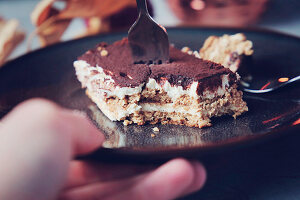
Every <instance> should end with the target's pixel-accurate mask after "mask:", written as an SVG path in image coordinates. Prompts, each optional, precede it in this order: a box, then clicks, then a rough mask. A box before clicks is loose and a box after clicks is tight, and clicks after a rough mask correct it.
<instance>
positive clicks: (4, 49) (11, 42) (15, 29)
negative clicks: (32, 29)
mask: <svg viewBox="0 0 300 200" xmlns="http://www.w3.org/2000/svg"><path fill="white" fill-rule="evenodd" d="M24 36H25V35H24V33H23V32H22V31H21V30H20V29H19V22H18V21H17V20H15V19H11V20H4V19H2V18H0V67H1V65H3V64H4V62H5V61H6V60H7V58H8V56H9V55H10V54H11V53H12V51H13V50H14V49H15V48H16V47H17V46H18V44H20V43H21V42H22V41H23V39H24Z"/></svg>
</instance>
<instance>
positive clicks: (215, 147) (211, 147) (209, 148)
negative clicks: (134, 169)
mask: <svg viewBox="0 0 300 200" xmlns="http://www.w3.org/2000/svg"><path fill="white" fill-rule="evenodd" d="M167 30H174V31H176V30H177V31H180V30H183V31H185V30H194V31H201V30H211V31H217V32H218V31H220V32H226V31H231V32H243V33H246V34H247V32H248V33H249V32H254V33H259V34H272V35H277V36H282V37H288V38H293V39H296V40H298V41H299V42H300V36H295V35H292V34H288V33H282V32H280V31H275V30H270V29H266V28H257V27H246V28H237V27H194V26H178V27H167ZM120 34H126V32H125V31H115V32H110V33H101V34H96V35H91V36H88V37H83V38H77V39H72V40H68V41H64V42H60V43H56V44H52V45H49V46H47V47H43V48H38V49H35V50H33V51H31V52H29V53H26V54H24V55H21V56H18V57H16V58H14V59H12V60H9V61H8V62H6V63H5V64H4V65H3V66H2V67H1V68H0V73H1V72H2V70H3V69H6V68H7V66H8V65H11V64H13V63H14V62H18V61H19V60H22V59H26V58H27V57H28V56H32V55H34V54H36V53H43V51H47V50H48V49H51V48H60V47H61V46H64V45H69V44H71V43H74V42H84V41H85V40H91V39H93V38H99V37H105V36H111V35H120ZM298 117H299V115H297V118H298ZM299 128H300V124H297V125H295V126H288V127H287V126H286V124H285V125H284V126H283V127H280V128H278V129H275V130H272V131H268V132H265V133H262V134H257V135H250V136H249V135H248V136H240V137H237V138H232V139H231V140H230V141H222V142H219V143H214V144H207V145H205V146H191V147H189V148H182V149H178V148H177V149H175V148H172V147H168V148H164V147H155V148H153V147H151V148H150V147H145V148H128V147H127V148H115V149H111V148H100V149H98V150H97V151H96V152H95V153H97V152H98V151H103V150H104V151H109V152H110V153H112V154H118V155H123V156H125V155H129V156H146V155H150V156H167V155H170V154H171V155H172V154H191V153H192V152H197V153H200V154H202V153H204V154H207V153H212V152H216V151H220V150H224V149H232V148H242V147H246V146H249V145H251V146H252V145H253V144H255V143H262V142H265V141H269V140H271V139H275V138H277V137H280V136H281V135H283V134H285V135H290V134H291V133H294V132H297V130H298V131H299ZM270 133H271V134H270ZM90 156H91V155H90Z"/></svg>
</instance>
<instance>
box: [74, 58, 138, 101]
mask: <svg viewBox="0 0 300 200" xmlns="http://www.w3.org/2000/svg"><path fill="white" fill-rule="evenodd" d="M74 67H75V68H76V75H77V77H78V79H79V81H80V82H81V83H82V87H87V89H89V90H90V91H95V92H99V91H100V92H102V93H104V94H105V96H106V97H110V96H116V97H118V98H120V99H123V98H124V97H125V95H134V94H139V93H141V92H142V88H143V86H144V83H142V84H140V85H139V86H138V87H134V88H131V87H119V86H115V81H114V80H113V79H112V77H111V76H110V75H109V74H105V72H104V71H103V68H102V67H100V66H98V65H97V66H96V67H94V66H91V65H90V64H88V63H87V62H86V61H84V60H78V61H75V62H74ZM93 71H97V72H98V73H97V74H95V75H92V74H93ZM94 81H98V82H99V84H93V83H94ZM103 84H105V85H103Z"/></svg>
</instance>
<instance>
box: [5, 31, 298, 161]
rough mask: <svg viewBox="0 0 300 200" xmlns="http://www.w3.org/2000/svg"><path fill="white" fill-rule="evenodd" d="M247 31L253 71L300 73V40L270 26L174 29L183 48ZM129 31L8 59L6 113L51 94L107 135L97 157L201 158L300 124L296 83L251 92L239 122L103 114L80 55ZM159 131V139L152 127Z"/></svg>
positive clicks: (270, 74) (274, 74)
mask: <svg viewBox="0 0 300 200" xmlns="http://www.w3.org/2000/svg"><path fill="white" fill-rule="evenodd" d="M236 32H243V33H245V34H246V36H247V38H249V39H250V40H252V41H253V43H254V51H255V53H254V56H253V59H254V63H253V66H252V69H251V71H252V73H254V74H255V76H256V78H257V77H258V78H261V79H268V78H270V77H280V76H281V77H284V76H289V75H292V74H300V56H299V55H300V39H299V38H296V37H291V36H288V35H283V34H279V33H275V32H270V31H261V30H249V29H214V28H202V29H201V28H171V29H168V33H169V36H170V41H171V42H172V43H174V44H175V46H176V47H178V48H181V47H183V46H189V47H191V48H192V49H194V50H198V49H199V47H201V46H202V44H203V42H204V40H205V39H206V38H207V37H208V36H210V35H222V34H224V33H227V34H233V33H236ZM124 36H126V33H114V34H108V35H98V36H93V37H88V38H83V39H79V40H74V41H70V42H65V43H61V44H58V45H54V46H50V47H47V48H44V49H41V50H38V51H35V52H32V53H30V54H27V55H25V56H22V57H20V58H18V59H16V60H14V61H11V62H9V63H7V64H6V65H5V66H4V67H3V68H2V69H1V70H0V117H2V116H4V115H5V114H6V113H7V112H9V110H11V109H12V108H13V107H14V106H15V105H16V104H18V103H19V102H21V101H24V100H25V99H28V98H32V97H45V98H48V99H51V100H53V101H55V102H57V103H58V104H60V105H62V106H64V107H67V108H72V109H79V110H83V111H85V112H87V113H88V114H89V116H90V117H91V118H92V119H93V121H94V122H95V123H96V124H97V125H98V127H99V129H100V130H101V131H103V132H104V133H105V135H106V138H107V141H106V142H105V144H104V146H105V147H106V148H105V149H100V150H99V151H97V152H96V154H93V155H92V156H91V157H92V158H96V157H98V158H99V157H101V158H102V159H104V158H112V157H118V159H119V160H122V159H130V158H132V159H138V158H139V159H146V160H147V159H151V160H155V159H161V158H164V159H167V158H171V157H176V156H185V157H198V156H200V155H204V154H206V155H207V154H208V153H216V152H219V151H224V150H226V149H231V148H233V147H235V148H236V147H243V146H247V145H253V144H256V143H257V142H262V141H265V140H266V139H270V138H272V137H274V136H281V135H284V134H287V133H290V132H292V131H295V130H299V125H296V124H297V120H298V122H299V116H300V103H299V102H300V87H299V84H296V85H294V86H291V87H287V88H283V89H281V90H278V91H276V92H273V93H270V94H265V95H248V94H245V97H244V99H245V101H246V102H247V104H248V106H249V112H247V113H245V114H244V115H242V116H240V117H238V118H237V119H236V120H234V119H233V118H232V117H229V116H224V117H220V118H215V119H213V120H212V123H213V126H212V127H209V128H203V129H199V128H189V127H185V126H176V125H145V126H137V125H130V126H127V127H126V126H123V124H122V123H118V122H111V121H110V120H109V119H108V118H106V117H105V116H103V114H102V113H101V111H99V110H98V109H97V107H96V106H95V104H94V103H92V102H91V101H90V100H89V99H88V98H87V96H86V95H85V92H84V90H82V89H81V88H80V84H79V82H78V81H77V79H76V77H75V71H74V69H73V61H74V60H76V57H77V56H79V55H81V54H82V53H84V52H85V51H86V50H88V49H89V48H92V47H93V46H95V45H96V44H97V43H99V42H101V41H105V42H108V43H111V42H113V41H115V40H118V39H121V38H122V37H124ZM155 126H157V127H158V128H159V129H160V131H159V133H157V134H155V137H152V136H151V134H153V133H154V132H153V131H152V128H153V127H155Z"/></svg>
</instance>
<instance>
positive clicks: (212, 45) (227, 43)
mask: <svg viewBox="0 0 300 200" xmlns="http://www.w3.org/2000/svg"><path fill="white" fill-rule="evenodd" d="M252 46H253V44H252V42H251V41H250V40H247V39H246V36H245V35H244V34H242V33H237V34H235V35H227V34H225V35H223V36H221V37H217V36H210V37H208V38H207V39H206V40H205V42H204V45H203V47H202V48H201V49H200V51H199V57H200V58H202V59H204V60H210V61H212V62H215V63H220V64H221V65H223V66H224V67H226V68H228V69H230V70H231V71H233V72H236V71H237V70H238V69H239V67H240V66H243V65H244V64H247V62H249V58H250V57H251V55H252V54H253V49H252Z"/></svg>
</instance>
